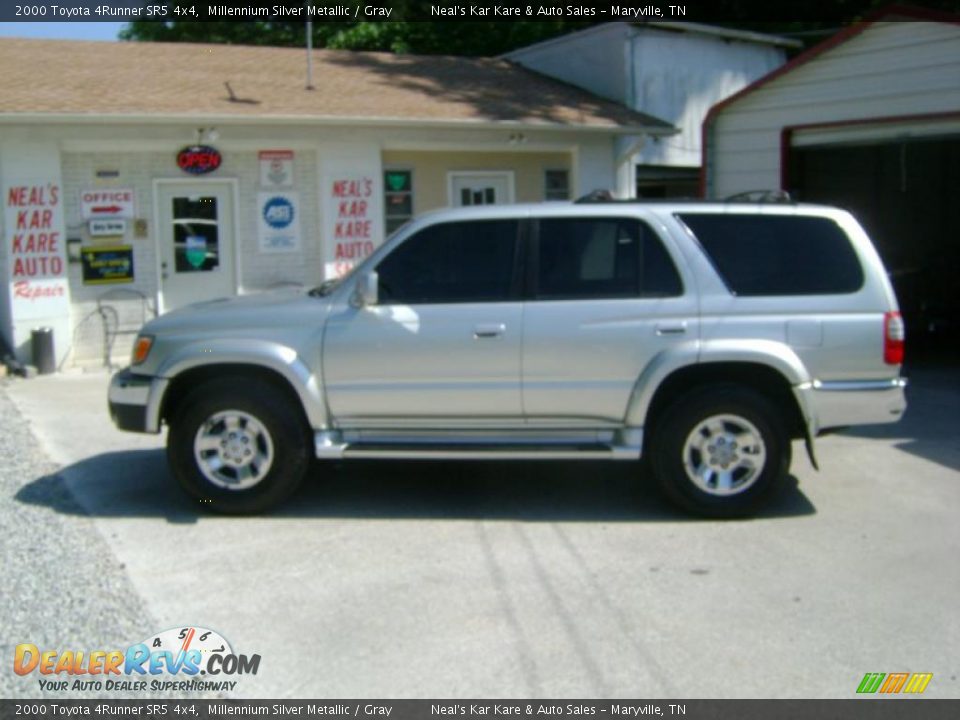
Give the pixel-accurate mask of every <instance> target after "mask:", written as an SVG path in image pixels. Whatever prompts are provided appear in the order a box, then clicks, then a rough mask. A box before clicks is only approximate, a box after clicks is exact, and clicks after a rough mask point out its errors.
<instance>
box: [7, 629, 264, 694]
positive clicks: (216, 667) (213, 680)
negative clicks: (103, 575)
mask: <svg viewBox="0 0 960 720" xmlns="http://www.w3.org/2000/svg"><path fill="white" fill-rule="evenodd" d="M259 669H260V656H259V655H238V654H236V653H235V652H234V651H233V649H232V648H231V646H230V643H229V642H227V640H226V638H224V637H223V636H222V635H220V634H219V633H217V632H215V631H213V630H208V629H206V628H201V627H183V628H172V629H170V630H165V631H163V632H161V633H157V634H156V635H151V636H150V637H148V638H147V639H146V640H144V641H143V642H139V643H134V644H133V645H130V646H129V647H127V649H126V650H63V651H60V650H50V649H41V648H39V647H37V646H36V645H34V644H33V643H22V644H20V645H17V647H16V649H15V650H14V656H13V671H14V672H15V673H16V674H17V675H21V676H24V677H27V676H33V675H39V676H40V677H38V682H39V684H40V689H41V690H47V691H63V692H71V691H78V690H98V691H102V690H106V691H108V692H109V691H117V692H136V691H145V690H149V691H151V692H157V691H165V690H166V691H177V692H183V691H230V690H233V689H234V688H235V687H236V685H237V680H233V679H230V678H233V677H236V676H238V675H256V674H257V671H258V670H259Z"/></svg>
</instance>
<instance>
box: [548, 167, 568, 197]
mask: <svg viewBox="0 0 960 720" xmlns="http://www.w3.org/2000/svg"><path fill="white" fill-rule="evenodd" d="M551 172H564V173H566V174H567V196H566V197H564V198H549V197H547V194H548V193H549V192H550V187H549V186H548V185H547V173H551ZM571 178H572V173H571V172H570V168H568V167H555V166H549V167H545V168H543V201H544V202H565V201H567V200H570V199H572V192H571V191H572V190H573V187H572V183H571V182H570V180H571Z"/></svg>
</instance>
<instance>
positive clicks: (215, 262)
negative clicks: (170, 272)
mask: <svg viewBox="0 0 960 720" xmlns="http://www.w3.org/2000/svg"><path fill="white" fill-rule="evenodd" d="M173 258H174V260H173V265H174V270H175V271H176V272H178V273H194V272H210V271H212V270H216V269H217V268H218V267H220V228H219V226H218V225H217V199H216V198H215V197H175V198H173Z"/></svg>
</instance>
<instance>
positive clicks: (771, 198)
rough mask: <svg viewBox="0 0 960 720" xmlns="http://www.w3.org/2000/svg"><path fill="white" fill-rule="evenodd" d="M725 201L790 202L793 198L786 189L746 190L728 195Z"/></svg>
mask: <svg viewBox="0 0 960 720" xmlns="http://www.w3.org/2000/svg"><path fill="white" fill-rule="evenodd" d="M723 201H724V202H751V203H768V202H769V203H790V202H793V198H792V197H790V193H788V192H787V191H786V190H745V191H744V192H738V193H735V194H734V195H728V196H727V197H725V198H724V199H723Z"/></svg>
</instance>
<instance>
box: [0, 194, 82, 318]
mask: <svg viewBox="0 0 960 720" xmlns="http://www.w3.org/2000/svg"><path fill="white" fill-rule="evenodd" d="M4 190H5V194H4V200H5V207H4V225H5V231H6V232H5V233H4V236H5V237H6V242H7V268H8V273H9V292H10V299H11V311H12V315H13V318H14V320H33V319H37V318H48V317H54V316H58V315H62V314H64V313H66V312H67V311H68V309H69V305H68V303H69V297H68V294H67V275H66V272H67V271H66V257H65V255H66V252H65V248H64V238H63V234H64V229H63V201H62V197H61V188H60V184H59V182H56V181H49V180H32V181H29V182H24V183H21V184H10V185H7V186H6V187H5V188H4Z"/></svg>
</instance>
